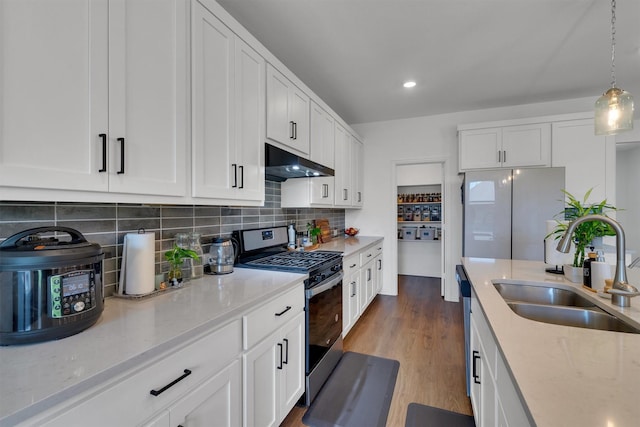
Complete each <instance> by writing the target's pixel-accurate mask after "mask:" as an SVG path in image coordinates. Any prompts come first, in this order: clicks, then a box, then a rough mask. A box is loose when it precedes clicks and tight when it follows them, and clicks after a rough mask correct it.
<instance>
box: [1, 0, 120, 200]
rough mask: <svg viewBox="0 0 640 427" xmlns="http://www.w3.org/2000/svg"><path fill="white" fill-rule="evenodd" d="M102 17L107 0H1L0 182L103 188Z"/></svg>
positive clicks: (104, 61) (105, 46)
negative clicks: (101, 171)
mask: <svg viewBox="0 0 640 427" xmlns="http://www.w3.org/2000/svg"><path fill="white" fill-rule="evenodd" d="M107 25H108V3H107V1H106V0H97V1H90V0H69V1H65V2H52V1H48V0H40V1H28V2H27V1H17V0H16V1H3V2H2V5H1V6H0V27H2V32H1V33H0V51H2V67H1V71H0V76H1V78H0V100H2V101H1V103H2V105H3V107H2V108H0V183H1V185H3V186H15V187H32V188H51V189H69V190H94V191H107V189H108V176H107V173H106V171H105V172H104V173H100V172H99V170H100V169H102V167H103V161H104V163H105V165H106V161H107V159H106V155H105V156H104V157H103V152H102V147H103V138H101V137H100V136H99V135H101V134H103V135H105V136H104V147H105V150H106V149H107V143H106V138H107V133H108V125H109V121H108V120H109V117H108V113H109V112H108V96H109V94H108V85H109V82H108V29H107ZM61 29H64V31H61ZM105 169H106V166H105Z"/></svg>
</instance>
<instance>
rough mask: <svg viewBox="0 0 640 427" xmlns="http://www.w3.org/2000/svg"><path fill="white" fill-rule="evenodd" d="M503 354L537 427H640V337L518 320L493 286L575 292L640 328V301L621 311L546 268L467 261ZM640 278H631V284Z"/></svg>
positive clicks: (536, 264)
mask: <svg viewBox="0 0 640 427" xmlns="http://www.w3.org/2000/svg"><path fill="white" fill-rule="evenodd" d="M462 263H463V265H464V267H465V270H466V271H467V275H468V277H469V279H470V281H471V283H472V286H473V289H474V290H475V292H476V295H477V297H478V301H479V303H480V305H481V307H482V310H483V311H484V313H485V315H486V318H487V321H488V323H489V325H490V328H491V330H492V333H493V336H494V338H495V340H496V343H497V345H498V348H499V350H500V352H501V354H502V355H503V358H504V360H505V362H506V363H507V365H508V367H509V370H510V371H511V374H512V377H513V379H514V383H515V384H516V388H517V389H518V390H519V392H520V394H521V397H522V399H523V401H524V402H525V404H526V405H525V406H526V407H527V408H528V411H529V414H530V416H531V418H532V419H533V421H534V422H535V425H537V426H550V427H551V426H554V427H555V426H602V427H627V426H629V427H631V426H637V425H638V424H639V423H640V421H639V420H640V334H631V333H622V332H609V331H600V330H592V329H583V328H576V327H569V326H560V325H552V324H547V323H541V322H536V321H533V320H529V319H525V318H523V317H520V316H518V315H517V314H515V313H514V312H513V311H512V310H511V309H510V308H509V307H508V306H507V304H506V303H505V301H504V300H503V299H502V297H501V296H500V294H499V293H498V292H497V291H496V289H495V287H494V286H493V282H495V281H496V280H498V281H499V280H502V281H508V282H513V283H521V284H526V283H527V282H542V283H546V284H548V285H553V286H558V287H565V288H572V289H574V290H575V291H576V292H578V293H580V294H581V295H584V296H585V297H586V298H588V299H591V300H592V301H593V302H595V303H596V305H598V306H600V307H601V308H604V309H605V310H606V311H609V312H610V313H612V314H615V315H616V316H617V317H619V318H621V319H625V320H630V321H632V322H635V323H636V325H637V324H640V297H637V298H633V299H632V302H631V307H625V308H622V307H616V306H614V305H612V304H611V300H610V299H604V298H601V297H598V296H596V295H594V294H593V293H591V292H589V291H586V290H583V289H582V287H581V284H575V283H571V282H569V281H568V280H565V279H564V278H563V277H562V276H558V275H553V274H550V273H546V272H545V267H547V266H546V265H545V264H543V263H542V262H535V261H515V260H513V261H512V260H500V259H488V258H463V259H462ZM636 277H638V274H637V273H636V272H635V271H633V272H629V281H630V282H631V283H632V284H635V285H636V286H638V285H640V283H638V282H636V283H634V280H635V279H636Z"/></svg>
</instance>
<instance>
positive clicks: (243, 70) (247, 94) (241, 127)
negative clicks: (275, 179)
mask: <svg viewBox="0 0 640 427" xmlns="http://www.w3.org/2000/svg"><path fill="white" fill-rule="evenodd" d="M264 75H265V62H264V58H262V56H260V55H259V54H258V53H257V52H256V51H255V50H253V49H252V48H251V47H250V46H249V45H248V44H246V43H245V42H244V41H242V40H241V39H240V38H238V37H236V38H235V102H236V110H235V116H236V117H235V132H234V134H235V145H236V159H237V164H238V165H239V166H238V168H239V175H240V176H239V180H240V182H239V185H238V191H237V194H236V197H235V198H236V199H240V200H254V201H261V200H262V201H263V200H264V141H263V136H264V132H265V130H264V127H265V118H264V115H265V105H264V102H265V101H264V93H265V82H264Z"/></svg>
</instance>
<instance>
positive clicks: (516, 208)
mask: <svg viewBox="0 0 640 427" xmlns="http://www.w3.org/2000/svg"><path fill="white" fill-rule="evenodd" d="M564 187H565V185H564V168H538V169H514V170H511V169H507V170H487V171H472V172H467V173H465V178H464V192H463V200H464V241H463V249H462V250H463V255H464V256H466V257H479V258H503V259H522V260H532V261H543V260H544V237H545V235H546V234H547V233H546V221H547V220H550V219H553V218H554V217H555V216H556V215H557V214H558V213H559V212H562V210H563V209H564V202H563V194H562V192H561V190H562V189H563V188H564Z"/></svg>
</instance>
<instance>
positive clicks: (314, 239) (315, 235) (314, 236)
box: [307, 223, 322, 245]
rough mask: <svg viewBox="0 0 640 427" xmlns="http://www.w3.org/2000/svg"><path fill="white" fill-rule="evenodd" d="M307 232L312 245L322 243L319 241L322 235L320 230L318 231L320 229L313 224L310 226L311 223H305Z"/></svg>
mask: <svg viewBox="0 0 640 427" xmlns="http://www.w3.org/2000/svg"><path fill="white" fill-rule="evenodd" d="M307 231H308V232H309V238H310V239H311V243H312V244H314V245H315V244H318V243H322V242H321V241H320V240H321V237H320V236H321V234H322V230H321V229H320V227H316V225H315V224H311V223H307Z"/></svg>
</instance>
